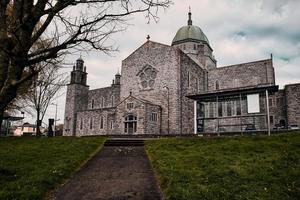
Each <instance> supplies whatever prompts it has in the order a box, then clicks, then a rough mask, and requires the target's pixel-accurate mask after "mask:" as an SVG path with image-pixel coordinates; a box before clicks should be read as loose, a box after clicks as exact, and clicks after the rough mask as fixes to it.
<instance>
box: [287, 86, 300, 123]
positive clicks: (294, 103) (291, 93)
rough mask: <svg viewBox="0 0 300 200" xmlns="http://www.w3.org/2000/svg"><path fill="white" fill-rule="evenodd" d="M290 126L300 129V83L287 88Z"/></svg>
mask: <svg viewBox="0 0 300 200" xmlns="http://www.w3.org/2000/svg"><path fill="white" fill-rule="evenodd" d="M285 94H286V104H287V123H288V125H298V127H300V83H298V84H291V85H286V86H285Z"/></svg>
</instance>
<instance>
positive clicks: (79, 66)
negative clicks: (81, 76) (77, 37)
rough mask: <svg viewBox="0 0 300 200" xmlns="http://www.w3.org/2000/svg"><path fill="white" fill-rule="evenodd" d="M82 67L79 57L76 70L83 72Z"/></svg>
mask: <svg viewBox="0 0 300 200" xmlns="http://www.w3.org/2000/svg"><path fill="white" fill-rule="evenodd" d="M83 65H84V61H83V59H82V58H81V56H80V58H78V59H77V60H76V70H79V71H83Z"/></svg>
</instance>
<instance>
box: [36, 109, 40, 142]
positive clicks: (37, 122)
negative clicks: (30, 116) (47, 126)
mask: <svg viewBox="0 0 300 200" xmlns="http://www.w3.org/2000/svg"><path fill="white" fill-rule="evenodd" d="M36 111H37V113H36V136H41V130H40V109H37V110H36Z"/></svg>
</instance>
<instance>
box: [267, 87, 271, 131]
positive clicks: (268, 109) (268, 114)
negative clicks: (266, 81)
mask: <svg viewBox="0 0 300 200" xmlns="http://www.w3.org/2000/svg"><path fill="white" fill-rule="evenodd" d="M266 105H267V127H268V135H269V136H270V135H271V128H270V108H269V92H268V90H266Z"/></svg>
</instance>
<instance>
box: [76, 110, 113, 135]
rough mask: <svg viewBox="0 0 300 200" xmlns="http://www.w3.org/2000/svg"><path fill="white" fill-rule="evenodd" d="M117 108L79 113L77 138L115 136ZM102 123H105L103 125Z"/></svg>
mask: <svg viewBox="0 0 300 200" xmlns="http://www.w3.org/2000/svg"><path fill="white" fill-rule="evenodd" d="M114 121H115V108H110V109H97V110H85V111H80V112H78V113H77V123H76V136H88V135H107V134H113V133H114V129H115V124H114V123H113V124H112V125H111V123H112V122H114ZM101 123H103V124H102V125H101Z"/></svg>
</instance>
